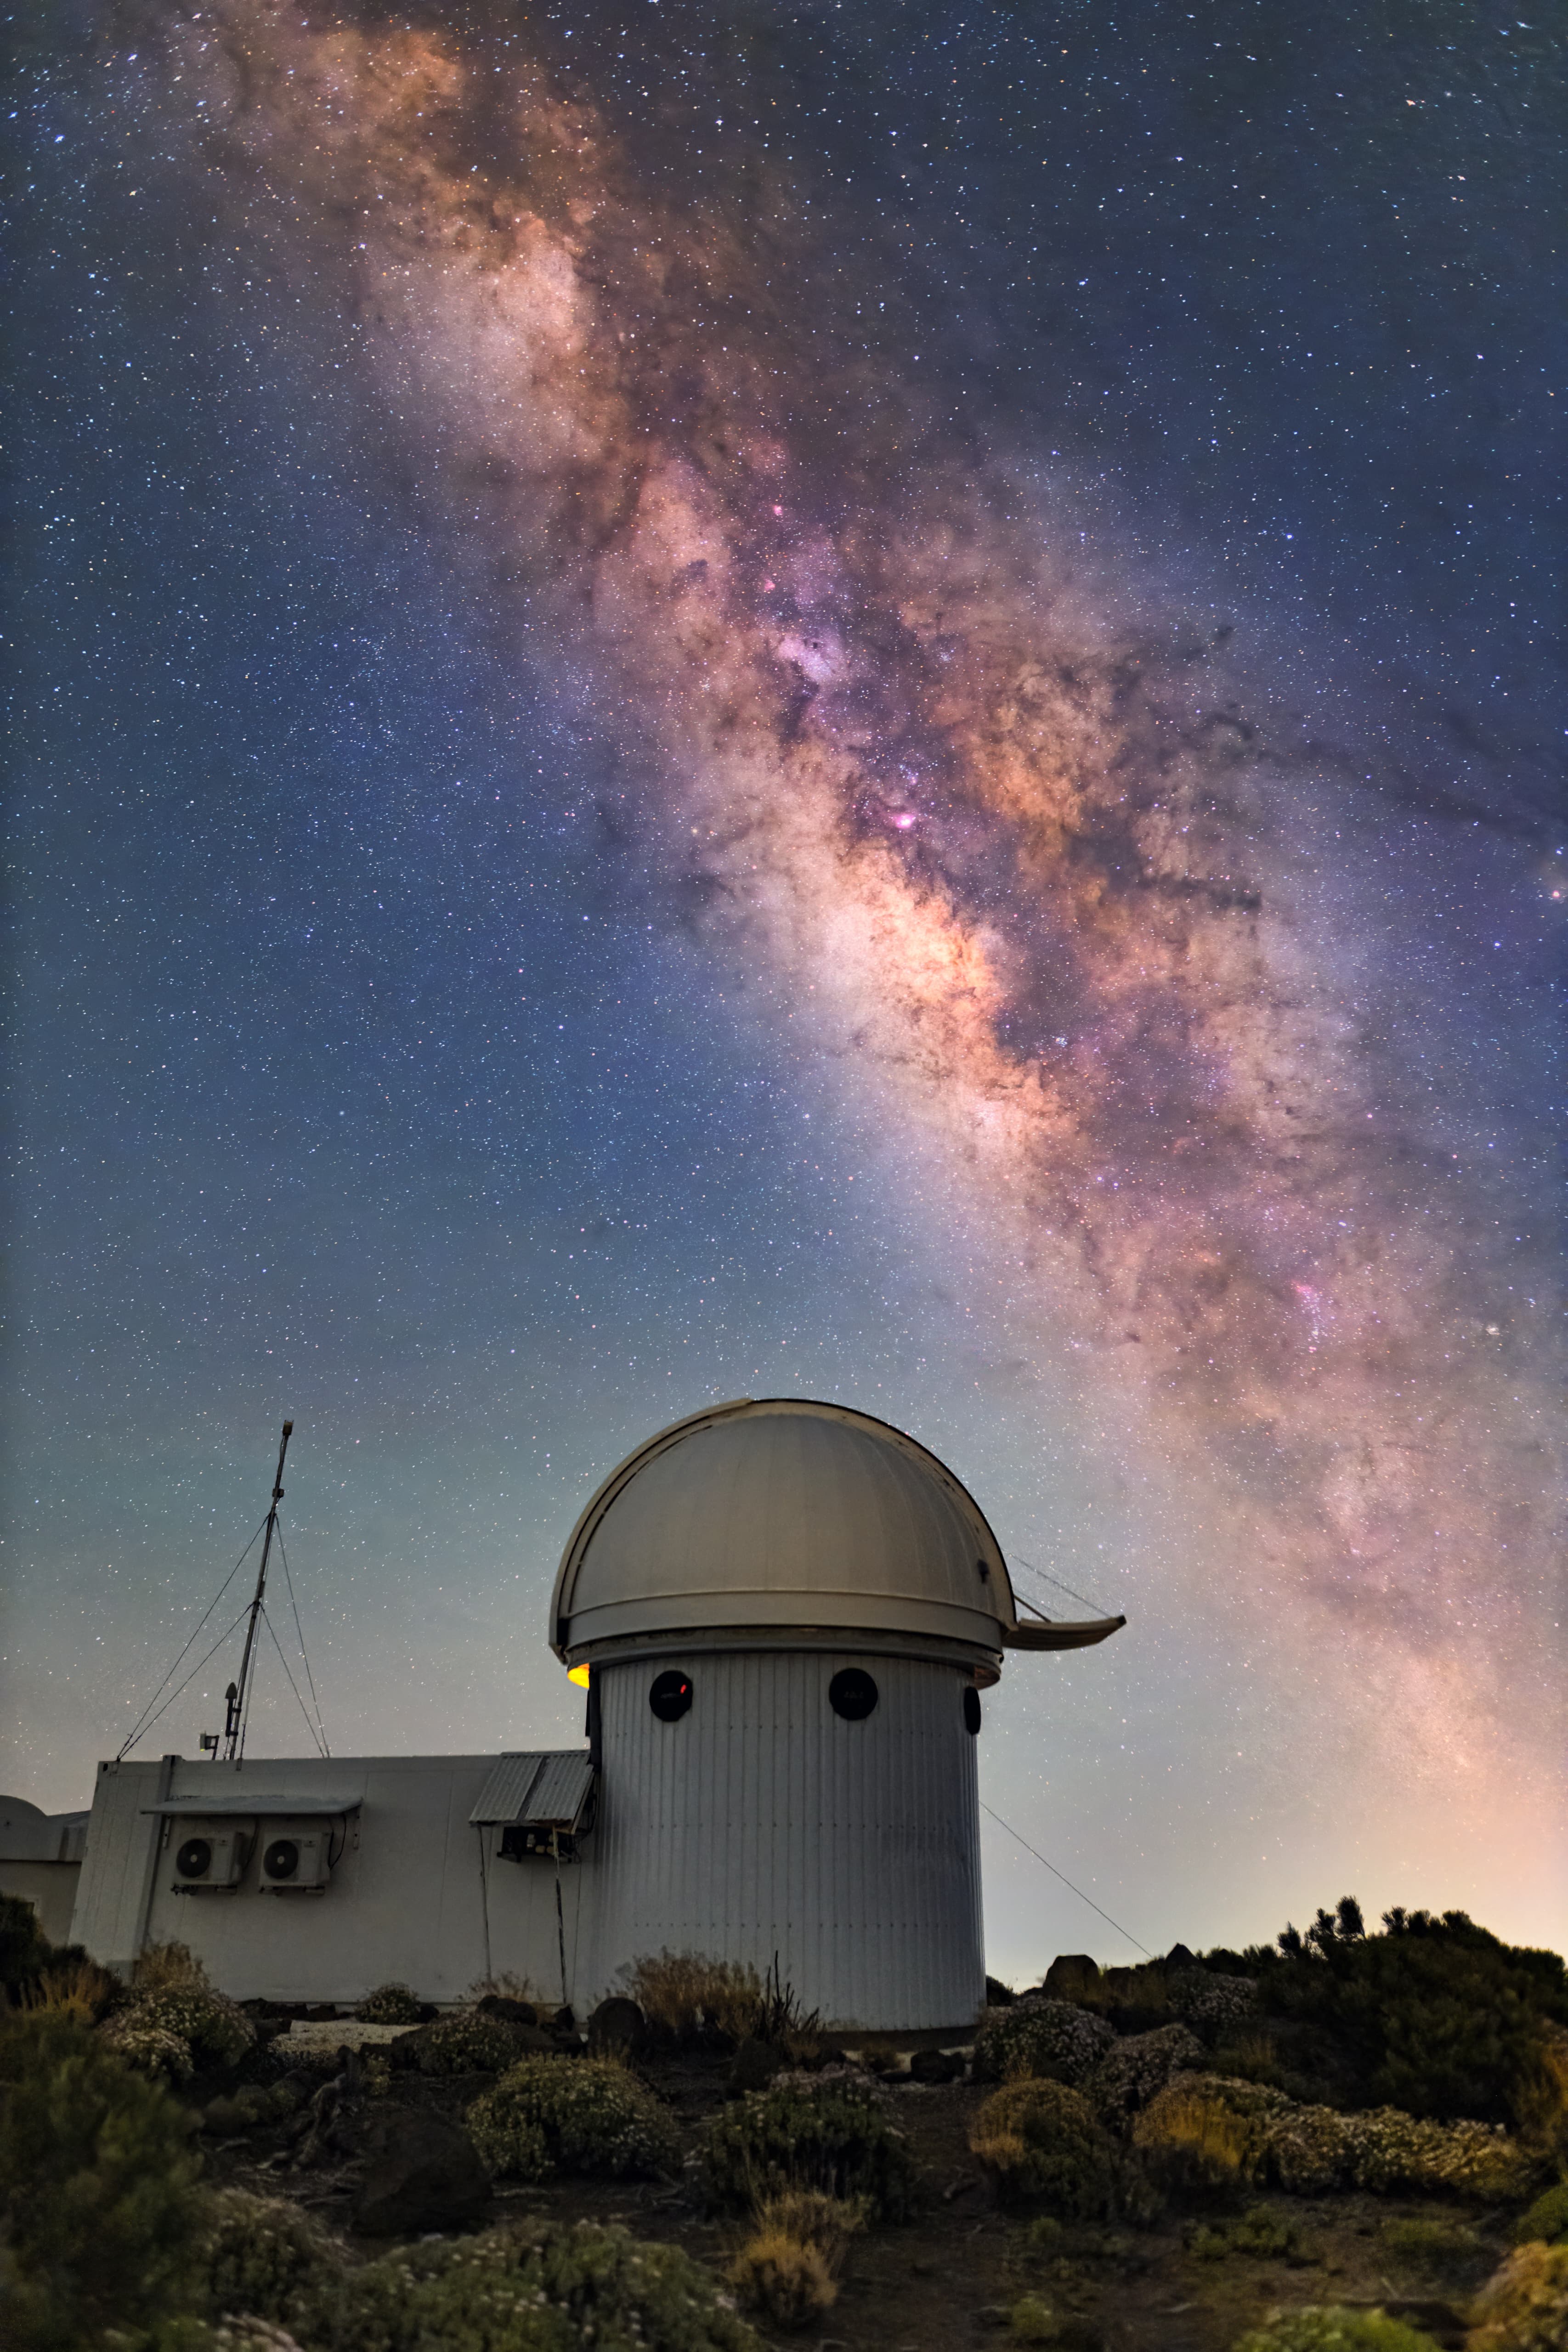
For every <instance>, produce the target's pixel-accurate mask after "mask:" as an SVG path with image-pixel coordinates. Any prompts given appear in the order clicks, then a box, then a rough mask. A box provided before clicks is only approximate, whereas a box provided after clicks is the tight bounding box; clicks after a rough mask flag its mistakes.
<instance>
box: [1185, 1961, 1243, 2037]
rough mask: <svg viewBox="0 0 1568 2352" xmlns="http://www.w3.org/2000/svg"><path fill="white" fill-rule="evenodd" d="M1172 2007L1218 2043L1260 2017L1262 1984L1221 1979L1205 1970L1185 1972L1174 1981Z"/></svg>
mask: <svg viewBox="0 0 1568 2352" xmlns="http://www.w3.org/2000/svg"><path fill="white" fill-rule="evenodd" d="M1170 2001H1171V2007H1172V2008H1173V2010H1174V2011H1175V2012H1176V2015H1177V2016H1178V2017H1179V2018H1180V2019H1181V2020H1182V2021H1183V2022H1184V2024H1186V2025H1189V2026H1191V2028H1192V2030H1193V2032H1194V2033H1201V2034H1202V2035H1203V2036H1204V2039H1205V2041H1207V2042H1217V2041H1219V2040H1220V2039H1221V2038H1222V2037H1223V2036H1224V2035H1225V2034H1226V2033H1230V2032H1234V2031H1235V2029H1236V2028H1237V2026H1238V2025H1242V2024H1245V2022H1246V2021H1247V2019H1248V2018H1250V2017H1253V2016H1255V2015H1256V2014H1257V2011H1258V1983H1257V1979H1255V1978H1253V1977H1233V1976H1221V1975H1219V1974H1217V1973H1215V1974H1211V1973H1210V1972H1209V1971H1208V1970H1207V1969H1182V1970H1181V1971H1180V1972H1179V1973H1178V1974H1177V1975H1175V1976H1173V1977H1172V1978H1171V1979H1170Z"/></svg>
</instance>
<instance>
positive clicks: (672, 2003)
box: [621, 1952, 764, 2042]
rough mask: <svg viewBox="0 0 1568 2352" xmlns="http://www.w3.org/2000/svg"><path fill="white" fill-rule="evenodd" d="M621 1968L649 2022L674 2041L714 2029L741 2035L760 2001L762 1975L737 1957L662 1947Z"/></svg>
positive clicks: (728, 2037)
mask: <svg viewBox="0 0 1568 2352" xmlns="http://www.w3.org/2000/svg"><path fill="white" fill-rule="evenodd" d="M621 1974H622V1976H623V1977H624V1978H625V1979H626V1990H627V1992H628V1994H629V1995H630V1997H631V1999H632V2000H635V2001H636V2002H637V2006H638V2008H639V2009H640V2010H641V2011H642V2013H643V2015H644V2016H645V2017H646V2018H647V2021H648V2023H649V2024H650V2025H651V2026H653V2027H654V2028H655V2029H656V2031H658V2032H661V2033H663V2034H666V2035H668V2037H669V2039H670V2040H672V2041H675V2042H697V2041H700V2040H701V2039H702V2037H703V2036H704V2035H705V2034H713V2033H717V2034H720V2035H721V2036H722V2037H723V2039H724V2040H725V2041H727V2042H740V2041H742V2040H743V2039H744V2038H745V2036H746V2035H747V2034H748V2033H750V2032H752V2030H753V2027H754V2024H755V2021H756V2018H757V2016H758V2013H759V2011H761V2009H762V2008H763V2000H764V1991H763V1980H762V1979H761V1977H760V1976H759V1975H758V1974H757V1972H756V1970H755V1969H753V1968H751V1967H749V1966H748V1965H747V1964H746V1963H745V1962H744V1961H741V1960H710V1959H705V1958H703V1957H702V1955H701V1954H700V1952H660V1953H659V1955H658V1958H657V1959H652V1958H648V1959H641V1960H636V1961H634V1962H633V1963H632V1965H631V1967H630V1968H628V1969H622V1971H621Z"/></svg>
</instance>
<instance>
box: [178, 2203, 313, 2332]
mask: <svg viewBox="0 0 1568 2352" xmlns="http://www.w3.org/2000/svg"><path fill="white" fill-rule="evenodd" d="M199 2258H200V2263H201V2274H202V2300H203V2302H204V2304H205V2307H206V2309H207V2310H208V2311H210V2312H211V2313H212V2314H213V2315H215V2316H216V2317H223V2316H224V2315H228V2314H238V2313H244V2314H246V2315H249V2316H252V2317H255V2318H257V2319H262V2320H268V2321H271V2322H275V2323H276V2324H278V2325H279V2326H284V2327H289V2328H295V2327H301V2328H305V2329H307V2330H309V2329H311V2328H312V2327H313V2326H314V2325H315V2323H316V2321H317V2318H318V2315H319V2314H320V2313H321V2312H322V2311H323V2310H324V2309H326V2308H327V2307H328V2306H329V2305H330V2304H331V2296H332V2290H333V2288H334V2287H335V2285H336V2284H337V2280H338V2276H339V2270H340V2262H339V2257H338V2255H337V2252H336V2251H335V2249H334V2247H333V2243H332V2241H331V2239H330V2238H329V2237H328V2236H327V2235H326V2232H325V2231H323V2230H322V2229H321V2227H320V2225H319V2224H318V2223H317V2222H315V2221H311V2219H310V2216H309V2215H308V2214H307V2213H305V2212H304V2211H302V2210H301V2209H300V2207H299V2206H298V2205H294V2204H291V2203H289V2201H288V2200H286V2199H283V2198H277V2197H251V2196H248V2195H247V2193H246V2192H245V2190H244V2189H225V2190H223V2191H222V2192H221V2193H220V2194H219V2195H217V2196H216V2197H215V2198H214V2200H213V2202H212V2210H211V2215H210V2218H209V2221H208V2224H207V2228H206V2231H205V2234H204V2235H203V2237H202V2240H201V2244H200V2250H199Z"/></svg>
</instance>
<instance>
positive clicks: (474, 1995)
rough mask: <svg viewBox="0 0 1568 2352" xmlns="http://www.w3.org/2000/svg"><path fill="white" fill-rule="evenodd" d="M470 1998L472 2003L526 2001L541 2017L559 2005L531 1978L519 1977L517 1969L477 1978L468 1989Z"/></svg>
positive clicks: (504, 1970) (503, 1970)
mask: <svg viewBox="0 0 1568 2352" xmlns="http://www.w3.org/2000/svg"><path fill="white" fill-rule="evenodd" d="M487 1998H489V1999H491V2000H495V1999H500V2000H524V2001H526V2002H527V2003H528V2005H529V2007H530V2008H531V2009H536V2010H538V2011H539V2012H540V2014H541V2016H548V2015H549V2014H550V2013H551V2011H552V2010H554V2009H555V2008H556V2007H557V2006H558V2005H559V2003H558V2000H557V1999H556V1998H552V1995H551V1994H549V1993H547V1992H541V1991H540V1990H539V1988H538V1986H537V1985H536V1984H535V1983H534V1981H533V1979H532V1978H531V1977H523V1976H519V1974H518V1973H517V1970H516V1969H502V1970H501V1972H500V1976H494V1977H476V1978H475V1979H474V1981H473V1983H472V1984H471V1985H470V1986H469V1987H468V2000H470V2001H479V2000H486V1999H487Z"/></svg>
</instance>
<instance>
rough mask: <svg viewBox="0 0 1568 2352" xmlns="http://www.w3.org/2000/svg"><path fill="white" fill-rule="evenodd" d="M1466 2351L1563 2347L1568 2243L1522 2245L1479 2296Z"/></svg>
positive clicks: (1550, 2351) (1567, 2324)
mask: <svg viewBox="0 0 1568 2352" xmlns="http://www.w3.org/2000/svg"><path fill="white" fill-rule="evenodd" d="M1471 2316H1472V2320H1473V2323H1474V2324H1473V2325H1472V2326H1471V2329H1470V2333H1469V2335H1468V2337H1467V2338H1466V2352H1563V2346H1564V2344H1568V2246H1546V2245H1542V2244H1539V2243H1537V2244H1534V2245H1529V2246H1521V2247H1520V2248H1519V2250H1518V2252H1515V2253H1512V2254H1510V2256H1509V2258H1508V2260H1507V2262H1506V2263H1504V2264H1503V2266H1502V2268H1501V2269H1500V2271H1498V2272H1496V2273H1494V2275H1493V2276H1492V2277H1491V2278H1490V2279H1489V2280H1488V2282H1487V2284H1486V2285H1485V2286H1484V2287H1483V2288H1482V2290H1481V2292H1480V2294H1479V2296H1478V2297H1477V2300H1476V2305H1475V2309H1474V2311H1473V2313H1472V2315H1471Z"/></svg>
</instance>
